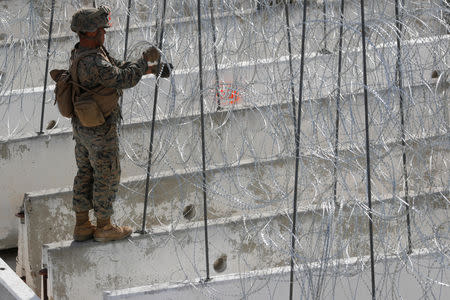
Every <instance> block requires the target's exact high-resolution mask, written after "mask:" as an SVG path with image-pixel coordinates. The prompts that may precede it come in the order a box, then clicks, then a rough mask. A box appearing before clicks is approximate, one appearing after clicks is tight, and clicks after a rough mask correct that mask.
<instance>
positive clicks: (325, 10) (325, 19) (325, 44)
mask: <svg viewBox="0 0 450 300" xmlns="http://www.w3.org/2000/svg"><path fill="white" fill-rule="evenodd" d="M326 34H327V1H326V0H325V1H323V39H324V51H325V50H327V37H326Z"/></svg>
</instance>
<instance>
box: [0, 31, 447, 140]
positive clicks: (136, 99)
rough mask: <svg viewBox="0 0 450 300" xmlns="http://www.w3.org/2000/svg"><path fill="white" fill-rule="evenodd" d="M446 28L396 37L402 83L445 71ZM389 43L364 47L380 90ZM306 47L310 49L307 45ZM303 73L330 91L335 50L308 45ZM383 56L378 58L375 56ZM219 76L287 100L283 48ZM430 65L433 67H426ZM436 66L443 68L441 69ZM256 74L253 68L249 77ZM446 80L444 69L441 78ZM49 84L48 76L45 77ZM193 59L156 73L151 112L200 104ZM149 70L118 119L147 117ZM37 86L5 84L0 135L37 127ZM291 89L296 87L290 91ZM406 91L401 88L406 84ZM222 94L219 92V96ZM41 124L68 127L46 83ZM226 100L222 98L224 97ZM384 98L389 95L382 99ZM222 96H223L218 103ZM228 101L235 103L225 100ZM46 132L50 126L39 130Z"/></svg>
mask: <svg viewBox="0 0 450 300" xmlns="http://www.w3.org/2000/svg"><path fill="white" fill-rule="evenodd" d="M449 40H450V36H449V35H447V36H434V37H430V38H427V39H412V40H410V41H408V42H405V44H404V45H403V49H404V50H403V51H404V54H405V55H406V54H408V56H407V58H406V59H405V60H407V61H405V67H404V72H405V74H407V75H405V78H404V85H405V86H415V85H422V84H426V83H428V82H431V81H432V78H431V73H432V71H433V70H438V71H445V70H446V68H447V67H446V65H445V58H444V57H445V55H446V54H447V52H448V49H447V48H448V47H447V45H448V43H449ZM394 46H395V44H394V43H384V44H381V45H378V46H377V47H376V48H369V49H368V61H369V65H368V67H369V68H370V73H369V77H368V84H369V86H370V87H371V89H374V90H383V89H387V88H390V87H392V86H393V85H394V83H395V59H396V54H395V53H396V52H395V49H394ZM308 50H309V49H308ZM308 53H309V54H308V57H307V58H306V69H305V76H304V87H305V91H304V94H303V98H304V99H317V98H322V97H329V96H331V95H333V94H334V93H335V90H336V84H337V78H336V76H335V75H334V74H335V73H336V70H337V62H338V59H337V55H336V53H334V54H333V55H324V54H320V53H319V52H316V51H314V50H313V49H311V50H310V52H308ZM343 61H344V63H343V68H344V69H345V70H346V71H345V72H344V73H343V76H342V92H343V93H344V94H352V93H360V92H361V90H362V87H363V84H362V81H361V76H362V73H361V72H362V70H361V65H362V55H361V51H360V49H358V48H351V49H348V50H347V51H346V52H345V53H344V60H343ZM377 61H383V64H379V63H377ZM299 65H300V58H299V55H295V56H294V60H293V70H294V71H295V74H294V80H293V85H294V87H295V90H297V87H298V86H299V82H298V81H299V76H298V70H299ZM219 68H220V70H219V79H220V81H221V82H222V83H223V84H225V88H230V89H231V90H236V91H238V92H239V93H240V98H241V100H240V101H239V103H238V106H240V105H243V106H255V105H264V104H273V103H280V102H285V101H286V102H291V101H292V99H291V96H290V95H289V90H290V87H289V84H290V75H289V62H288V56H287V55H282V56H277V57H275V58H269V59H266V60H263V59H259V60H255V59H248V60H244V58H241V60H239V61H238V62H225V63H224V64H222V65H220V66H219ZM431 68H433V70H431ZM441 73H442V72H441ZM255 74H258V75H257V76H256V77H255ZM447 80H448V78H447V75H445V76H444V78H443V79H442V81H443V82H446V81H447ZM49 84H53V83H49ZM198 84H199V81H198V67H197V65H196V66H183V65H176V64H175V71H174V77H171V78H170V79H169V80H167V79H164V80H161V85H160V87H159V89H160V92H159V95H158V114H160V115H161V116H165V117H168V116H170V117H174V116H182V115H186V114H191V113H194V114H195V113H198V112H199V86H198ZM203 84H204V91H203V96H204V103H205V106H206V110H207V111H215V110H216V102H217V101H216V99H215V72H214V70H213V68H212V67H208V68H206V69H205V72H204V74H203ZM154 86H155V78H154V76H153V75H148V76H145V77H144V79H143V80H142V81H141V83H140V84H139V85H138V86H137V87H135V88H133V89H130V90H127V91H126V92H125V94H124V106H123V116H124V122H125V123H131V122H136V121H138V122H145V121H149V120H150V119H151V116H152V108H153V99H154ZM42 91H43V87H36V88H30V89H20V90H12V91H5V92H4V93H0V116H2V119H1V120H0V138H1V139H4V140H9V139H11V140H13V139H14V138H17V137H28V136H30V135H31V136H35V135H36V132H38V131H39V129H40V122H41V105H40V103H42ZM295 93H296V94H298V92H295ZM406 93H407V91H406ZM224 98H226V97H225V96H224ZM47 99H48V100H47V101H46V104H45V115H44V129H45V128H47V124H48V123H49V122H50V121H52V120H54V121H56V126H57V127H58V128H66V127H70V122H69V120H68V119H66V118H64V117H62V116H60V114H59V112H58V110H57V108H56V106H55V105H54V104H53V103H54V93H53V85H50V86H49V87H48V89H47ZM225 100H228V99H225ZM388 101H389V100H388ZM223 102H224V101H223V100H222V103H223ZM224 106H225V107H227V106H228V107H231V108H234V107H236V105H229V104H228V105H227V104H225V105H224ZM45 132H46V133H49V134H52V133H53V132H54V130H45Z"/></svg>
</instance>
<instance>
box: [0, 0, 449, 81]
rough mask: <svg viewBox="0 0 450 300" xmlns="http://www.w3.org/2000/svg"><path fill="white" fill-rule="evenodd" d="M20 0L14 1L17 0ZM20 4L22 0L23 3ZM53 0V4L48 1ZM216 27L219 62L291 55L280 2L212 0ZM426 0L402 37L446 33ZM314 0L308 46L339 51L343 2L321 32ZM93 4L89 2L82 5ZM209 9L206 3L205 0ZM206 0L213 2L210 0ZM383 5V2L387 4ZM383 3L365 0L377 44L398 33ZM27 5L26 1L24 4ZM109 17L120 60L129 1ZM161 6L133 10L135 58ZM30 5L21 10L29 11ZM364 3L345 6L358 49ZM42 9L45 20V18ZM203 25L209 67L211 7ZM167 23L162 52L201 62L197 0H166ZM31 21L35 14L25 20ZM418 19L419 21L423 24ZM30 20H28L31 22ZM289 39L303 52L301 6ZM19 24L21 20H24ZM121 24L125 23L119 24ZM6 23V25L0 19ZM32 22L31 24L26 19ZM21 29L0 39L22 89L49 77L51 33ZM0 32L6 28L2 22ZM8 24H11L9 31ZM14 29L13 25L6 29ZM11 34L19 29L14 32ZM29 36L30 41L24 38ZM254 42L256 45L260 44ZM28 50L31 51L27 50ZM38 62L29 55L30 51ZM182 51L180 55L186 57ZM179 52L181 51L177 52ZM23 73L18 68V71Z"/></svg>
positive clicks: (59, 49) (61, 36)
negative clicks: (263, 5)
mask: <svg viewBox="0 0 450 300" xmlns="http://www.w3.org/2000/svg"><path fill="white" fill-rule="evenodd" d="M15 2H16V1H15ZM19 2H20V1H19ZM47 2H49V1H47ZM215 2H216V3H215V27H216V38H217V43H216V45H217V51H216V53H217V59H218V62H219V63H224V62H226V61H231V62H239V61H241V60H249V59H250V60H251V59H254V58H259V59H263V58H273V57H281V56H284V55H287V53H288V50H287V49H288V45H287V38H286V30H285V24H286V21H285V16H284V7H283V6H282V5H278V6H277V7H275V8H270V9H264V10H260V11H257V10H255V9H254V8H255V3H254V1H234V0H233V1H215ZM427 2H428V1H415V2H412V3H411V2H409V3H408V2H407V3H405V5H404V10H405V11H406V12H410V13H405V14H403V16H402V17H403V18H402V23H403V25H404V26H403V28H404V38H405V39H409V38H416V37H423V36H430V35H436V34H446V31H445V26H443V24H442V23H440V22H439V21H440V19H441V18H442V15H441V14H442V6H439V4H438V3H433V4H434V5H433V4H430V3H427ZM317 3H320V4H321V3H323V1H321V0H319V1H309V4H310V5H309V6H308V19H307V22H308V24H307V29H308V31H307V35H308V38H307V39H306V48H307V49H308V51H312V52H314V51H320V50H321V49H323V48H328V50H330V51H335V50H336V49H337V37H338V31H339V1H327V4H328V5H327V32H325V33H324V31H323V23H322V20H323V15H322V6H321V5H320V4H319V5H317ZM86 4H87V5H88V6H90V5H91V4H92V3H85V5H86ZM204 4H205V6H206V2H205V3H204ZM208 4H209V1H208ZM383 4H384V3H383ZM383 4H379V1H366V4H365V6H366V7H365V8H366V20H367V24H370V25H368V29H369V30H367V40H368V41H370V42H371V43H372V44H378V43H384V42H386V41H388V40H392V37H393V36H394V34H395V32H394V20H395V15H394V5H393V4H391V3H387V4H386V5H383ZM47 5H48V6H47V9H43V8H42V7H39V6H38V7H35V8H34V10H35V11H33V7H32V5H30V6H29V8H28V9H29V10H30V12H29V13H30V14H32V15H33V16H36V15H39V17H38V20H35V22H36V24H38V23H40V22H42V23H43V22H44V21H43V19H45V22H47V20H48V19H49V18H50V15H49V9H48V8H49V3H48V4H47ZM72 5H73V2H68V3H66V2H63V3H57V4H56V13H55V25H54V32H53V36H52V37H53V38H52V44H51V50H52V53H51V54H52V56H51V60H50V69H52V68H66V67H67V61H68V58H69V57H68V55H69V51H70V49H71V48H72V47H73V45H74V44H75V42H76V41H77V39H76V35H75V34H74V33H72V32H71V31H70V29H69V23H70V20H69V18H67V16H70V15H71V14H72V13H73V12H74V10H75V8H74V7H73V6H72ZM23 6H26V5H23ZM113 6H114V7H113V12H112V17H113V20H115V21H114V26H113V27H112V28H111V29H109V30H108V33H107V38H106V45H107V47H108V49H111V50H112V53H113V54H114V56H115V57H117V58H122V57H123V51H124V49H123V48H124V47H123V45H124V41H125V34H124V28H123V27H124V25H125V24H126V19H125V18H126V14H125V13H124V12H125V11H126V7H125V4H123V5H122V7H120V6H121V5H120V4H119V5H117V4H116V5H113ZM158 6H160V5H158V4H157V3H154V2H152V3H151V4H149V3H145V4H142V3H140V4H136V5H135V6H134V7H133V8H132V10H131V15H132V18H131V28H130V30H129V50H128V54H129V55H130V54H131V56H137V55H138V54H140V53H139V52H140V51H139V50H138V51H135V52H137V53H134V55H133V51H130V50H133V45H134V44H135V43H136V42H137V41H155V40H156V39H157V37H156V34H157V30H156V28H155V22H156V21H157V18H159V17H160V15H161V11H160V10H161V7H159V9H158ZM28 9H24V11H27V10H28ZM359 10H360V7H359V5H358V4H357V3H356V2H350V3H348V4H347V5H346V10H345V22H346V23H345V30H344V45H345V46H349V47H354V46H359V43H360V26H359V23H360V20H359V18H360V17H359ZM44 14H45V17H44ZM202 14H203V20H202V29H203V38H202V40H203V45H202V49H203V53H204V64H205V65H213V54H212V53H213V48H212V47H213V42H212V28H213V27H212V26H211V21H210V11H209V8H207V7H205V9H204V10H203V12H202ZM166 18H167V22H166V24H165V29H166V30H165V44H164V47H163V49H168V50H167V51H166V52H167V54H166V55H167V56H168V59H170V60H171V61H172V62H174V65H175V66H178V67H180V68H192V67H196V66H197V65H198V56H197V53H198V44H197V41H196V39H197V20H196V3H195V1H169V3H168V9H167V14H166ZM28 19H30V18H28ZM418 20H420V22H418ZM29 22H31V21H29ZM290 23H291V26H292V30H291V33H290V34H291V37H292V39H291V44H292V51H293V53H294V54H298V53H300V49H301V47H300V42H301V38H300V36H301V30H300V28H301V26H299V24H301V6H299V5H291V6H290ZM19 24H20V23H19ZM117 24H121V25H122V28H119V26H117ZM0 25H1V24H0ZM26 25H28V24H26ZM20 26H21V27H22V28H21V30H20V33H21V34H18V32H17V33H16V34H14V35H13V37H15V38H16V39H15V40H14V41H12V42H11V40H13V38H12V37H8V41H7V42H6V43H1V40H2V39H1V36H0V43H1V44H0V64H2V65H5V67H4V69H3V70H2V71H4V72H5V76H6V77H5V81H6V82H10V81H11V79H13V78H14V81H13V82H12V83H11V84H12V86H8V88H12V89H22V88H27V87H36V86H41V85H42V83H43V81H44V72H45V58H46V51H45V50H46V48H47V38H48V35H46V34H45V33H46V31H45V28H44V26H41V28H33V27H34V26H24V24H20ZM28 27H31V28H33V29H35V30H36V31H38V30H43V31H42V34H39V32H33V33H32V34H28V35H26V34H25V35H24V34H23V32H26V31H27V30H28V29H29V28H28ZM0 29H1V27H0ZM5 29H6V28H5ZM10 30H11V29H10V28H8V31H10ZM13 32H14V30H13ZM21 39H25V40H32V42H31V43H25V42H23V40H21ZM255 45H258V46H256V47H255ZM25 47H26V48H27V51H25V50H24V48H25ZM30 52H32V53H33V54H34V55H33V56H34V57H39V58H40V59H30V57H29V56H30V55H29V53H30ZM181 53H182V54H181ZM180 54H181V55H180ZM20 67H22V72H19V71H18V70H21V69H20Z"/></svg>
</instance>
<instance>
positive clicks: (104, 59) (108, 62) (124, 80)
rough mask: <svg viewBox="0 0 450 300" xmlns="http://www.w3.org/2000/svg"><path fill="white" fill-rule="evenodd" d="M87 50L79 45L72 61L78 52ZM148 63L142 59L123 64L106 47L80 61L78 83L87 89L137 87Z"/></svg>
mask: <svg viewBox="0 0 450 300" xmlns="http://www.w3.org/2000/svg"><path fill="white" fill-rule="evenodd" d="M82 50H87V49H86V48H82V47H81V46H80V45H79V43H78V44H76V45H75V48H74V49H73V50H72V55H71V61H72V58H73V57H74V55H75V53H76V52H77V51H82ZM147 68H148V66H147V62H146V61H145V60H144V59H143V58H140V59H138V60H137V61H136V62H123V61H119V60H116V59H114V58H112V57H111V56H110V55H109V53H108V51H106V49H105V48H104V47H100V48H98V52H97V53H93V54H90V55H87V56H85V57H83V58H81V59H80V61H79V63H78V68H77V74H78V81H79V82H80V84H81V85H82V86H83V87H86V88H87V89H94V88H97V87H99V86H100V85H101V86H103V87H107V88H115V89H117V90H119V91H120V90H122V89H127V88H131V87H133V86H135V85H136V84H137V83H138V82H139V80H141V78H142V76H143V75H144V74H145V72H146V71H147Z"/></svg>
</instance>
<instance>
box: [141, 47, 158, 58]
mask: <svg viewBox="0 0 450 300" xmlns="http://www.w3.org/2000/svg"><path fill="white" fill-rule="evenodd" d="M142 57H143V58H144V59H145V60H146V61H147V62H149V61H150V62H154V61H157V60H158V59H159V51H158V48H156V47H153V46H151V47H150V48H148V49H147V50H145V51H144V53H142Z"/></svg>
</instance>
